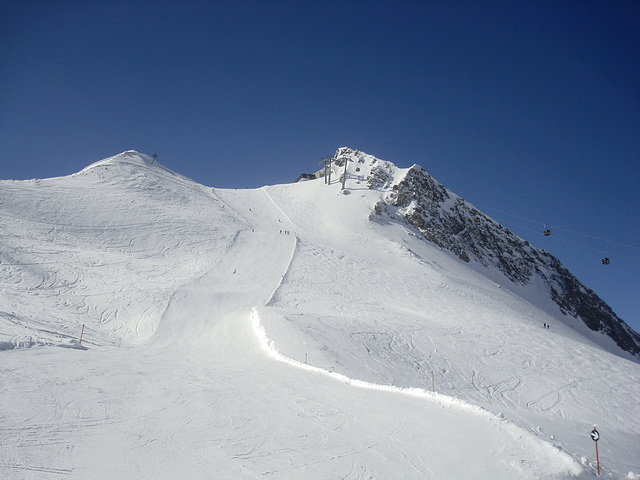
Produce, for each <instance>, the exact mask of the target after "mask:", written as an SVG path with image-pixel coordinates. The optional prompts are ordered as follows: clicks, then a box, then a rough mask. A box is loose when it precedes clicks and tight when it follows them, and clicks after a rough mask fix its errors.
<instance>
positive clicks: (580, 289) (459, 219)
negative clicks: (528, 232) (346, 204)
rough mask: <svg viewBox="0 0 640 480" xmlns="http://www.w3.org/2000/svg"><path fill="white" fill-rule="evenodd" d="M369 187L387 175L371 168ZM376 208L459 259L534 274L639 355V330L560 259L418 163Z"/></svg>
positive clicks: (527, 279)
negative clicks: (618, 313) (459, 194)
mask: <svg viewBox="0 0 640 480" xmlns="http://www.w3.org/2000/svg"><path fill="white" fill-rule="evenodd" d="M370 177H371V179H370V181H369V187H370V188H376V187H379V186H381V185H385V184H388V182H389V177H390V175H388V174H385V172H383V171H378V170H376V171H375V172H374V169H372V170H371V175H370ZM388 190H389V191H388V193H387V195H386V196H385V197H384V200H383V201H382V202H380V203H379V204H378V205H376V207H375V209H374V210H375V214H376V215H390V216H391V217H394V218H396V219H399V220H401V221H403V222H406V223H408V224H410V225H412V226H413V227H415V228H416V229H417V230H419V231H420V232H421V233H422V235H423V236H424V237H425V239H426V240H428V241H430V242H432V243H434V244H435V245H438V246H439V247H441V248H443V249H445V250H448V251H450V252H452V253H454V254H455V255H457V256H458V257H459V258H460V259H461V260H462V261H464V262H477V263H479V264H481V265H483V266H484V267H487V268H489V267H493V268H497V269H498V270H499V271H500V272H502V273H503V274H504V275H505V277H507V278H508V279H509V280H510V281H511V282H513V283H514V284H517V285H528V284H530V283H531V282H532V280H533V277H534V276H539V277H540V278H541V279H542V280H543V281H544V283H546V284H547V285H548V287H549V294H550V296H551V298H552V299H553V301H554V302H555V303H556V304H558V306H559V307H560V310H561V311H562V312H563V313H564V314H565V315H569V316H572V317H575V318H577V319H580V320H582V321H583V322H584V323H585V325H587V326H588V327H589V328H590V329H591V330H594V331H600V332H603V333H605V334H607V335H609V336H610V337H611V338H612V339H613V340H614V341H615V342H616V343H617V345H618V346H619V347H620V348H622V349H623V350H625V351H627V352H629V353H631V354H633V355H635V356H636V357H638V358H640V335H638V333H636V332H635V331H634V330H632V329H631V328H630V327H629V326H628V325H627V324H626V323H624V321H623V320H621V319H620V318H619V317H618V316H617V315H616V314H615V313H614V312H613V311H612V310H611V308H610V307H609V306H608V305H607V304H606V303H605V302H604V301H602V300H601V299H600V298H599V297H598V296H597V295H596V294H595V293H594V292H593V291H591V290H590V289H589V288H587V287H585V286H584V285H583V284H582V283H580V281H579V280H578V279H577V278H576V277H575V276H574V275H572V274H571V272H569V271H568V270H567V269H566V268H565V267H564V266H563V265H562V264H561V263H560V261H559V260H558V259H557V258H555V257H553V256H552V255H551V254H549V253H548V252H546V251H544V250H541V249H538V248H535V247H533V246H532V245H531V244H529V242H527V241H525V240H522V239H521V238H519V237H518V236H516V235H515V234H513V233H512V232H511V231H509V230H508V229H507V228H505V227H503V226H502V225H500V224H498V223H497V222H495V221H494V220H492V219H491V218H489V217H487V216H486V215H484V214H483V213H482V212H480V211H479V210H477V209H476V208H475V207H473V206H472V205H471V204H469V203H467V202H466V201H464V200H463V199H462V198H460V197H459V196H457V195H455V194H454V193H452V192H450V191H449V190H447V189H446V188H445V187H444V186H443V185H441V184H440V183H438V182H437V181H436V180H435V179H433V177H431V175H429V174H428V173H427V172H425V171H424V169H422V167H419V166H415V165H414V166H413V167H411V168H410V169H409V170H408V171H407V172H406V174H405V175H404V176H402V178H401V179H399V181H397V182H395V183H393V184H392V185H391V186H390V187H389V189H388Z"/></svg>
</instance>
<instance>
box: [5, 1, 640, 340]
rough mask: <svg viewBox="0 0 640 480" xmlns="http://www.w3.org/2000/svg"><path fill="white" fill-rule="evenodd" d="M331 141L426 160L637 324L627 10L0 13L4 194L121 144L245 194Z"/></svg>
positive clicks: (193, 7) (564, 6)
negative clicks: (16, 182) (10, 186)
mask: <svg viewBox="0 0 640 480" xmlns="http://www.w3.org/2000/svg"><path fill="white" fill-rule="evenodd" d="M341 146H349V147H352V148H357V149H360V150H362V151H364V152H367V153H370V154H372V155H375V156H377V157H379V158H382V159H384V160H390V161H392V162H394V163H396V164H397V165H398V166H400V167H408V166H411V165H412V164H419V165H421V166H423V167H424V168H425V169H426V170H427V171H428V172H429V173H431V174H432V175H433V176H434V177H435V178H436V179H437V180H439V181H440V182H442V183H443V184H444V185H445V186H446V187H448V188H449V189H451V190H453V191H454V192H455V193H457V194H459V195H460V196H462V197H463V198H465V199H466V200H468V201H470V202H471V203H473V204H474V205H476V206H477V207H478V208H480V209H481V210H483V211H484V212H485V213H487V214H488V215H490V216H492V217H493V218H495V219H496V220H498V221H500V222H501V223H503V224H504V225H505V226H507V227H509V228H510V229H511V230H512V231H514V232H515V233H516V234H518V235H519V236H521V237H523V238H526V239H527V240H529V241H530V242H531V243H532V244H533V245H535V246H538V247H542V248H545V249H547V250H548V251H549V252H551V253H552V254H554V255H555V256H557V257H558V258H559V259H560V260H561V261H562V262H563V264H564V265H565V266H566V267H567V268H569V270H571V271H572V272H573V273H574V274H575V275H576V276H577V277H578V278H579V279H580V280H582V281H583V283H585V284H586V285H587V286H588V287H590V288H592V289H593V290H594V291H595V292H596V293H597V294H598V295H600V296H601V297H602V298H603V299H604V300H605V301H606V302H607V303H609V305H611V307H612V308H613V309H614V311H615V312H616V313H618V315H619V316H620V317H621V318H623V319H624V320H625V321H627V322H628V323H629V324H630V325H631V326H632V327H633V328H634V329H635V330H636V331H639V330H640V240H639V239H638V238H639V236H640V194H639V192H638V183H639V182H640V2H638V1H637V0H628V1H625V0H616V1H615V2H612V1H610V0H606V1H590V0H580V1H575V2H569V1H559V0H557V1H551V0H549V1H545V0H542V1H522V2H521V1H518V0H505V1H490V2H483V1H475V0H474V1H471V0H470V1H455V0H451V1H444V0H442V1H426V0H425V1H406V0H394V1H376V0H372V1H366V2H365V1H345V0H343V1H338V2H336V1H331V0H322V1H315V0H307V1H299V0H296V1H284V0H283V1H278V0H273V1H268V0H262V1H246V0H234V1H231V0H229V1H206V2H199V1H188V0H185V1H148V2H145V1H64V0H57V1H42V2H34V1H28V0H23V1H20V2H9V1H4V2H0V178H2V179H28V178H46V177H52V176H61V175H68V174H71V173H74V172H76V171H78V170H80V169H82V168H84V167H85V166H87V165H88V164H90V163H92V162H94V161H97V160H100V159H102V158H105V157H108V156H111V155H115V154H117V153H120V152H122V151H124V150H129V149H135V150H138V151H140V152H143V153H147V154H152V153H157V154H158V159H159V161H160V162H162V163H163V164H164V165H166V166H167V167H169V168H171V169H172V170H174V171H176V172H178V173H181V174H183V175H185V176H187V177H190V178H192V179H194V180H196V181H198V182H200V183H202V184H204V185H208V186H216V187H238V188H244V187H257V186H260V185H263V184H273V183H287V182H290V181H292V180H294V179H295V178H296V177H297V176H298V175H299V174H300V173H302V172H311V171H315V170H316V169H317V168H319V166H318V162H319V161H320V160H321V158H322V157H324V156H326V155H331V154H333V153H334V152H335V150H336V149H337V148H338V147H341ZM545 223H546V224H548V225H549V226H550V228H551V230H552V235H551V237H543V236H542V229H543V225H544V224H545ZM605 251H606V252H607V255H608V257H609V258H610V259H611V264H610V265H609V266H603V265H601V263H600V260H601V258H602V256H603V254H604V252H605Z"/></svg>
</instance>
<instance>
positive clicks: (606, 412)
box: [0, 149, 640, 480]
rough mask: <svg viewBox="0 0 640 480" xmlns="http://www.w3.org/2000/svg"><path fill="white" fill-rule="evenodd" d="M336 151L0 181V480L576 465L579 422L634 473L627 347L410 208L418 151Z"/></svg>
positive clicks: (615, 468) (568, 471) (126, 159)
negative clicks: (251, 182) (237, 163)
mask: <svg viewBox="0 0 640 480" xmlns="http://www.w3.org/2000/svg"><path fill="white" fill-rule="evenodd" d="M335 158H336V159H337V160H338V161H337V162H335V163H334V164H333V169H334V170H333V172H332V182H331V184H330V185H327V184H326V183H325V182H324V181H323V179H322V178H320V179H317V180H311V181H307V182H303V183H296V184H287V185H275V186H265V187H263V188H260V189H252V190H232V189H225V190H219V189H213V188H209V187H205V186H203V185H199V184H196V183H194V182H192V181H191V180H189V179H187V178H185V177H182V176H180V175H178V174H176V173H174V172H171V171H170V170H168V169H166V168H165V167H163V166H162V165H161V164H159V163H158V162H157V161H154V160H153V159H151V158H150V157H148V156H146V155H143V154H139V153H137V152H134V151H129V152H124V153H122V154H120V155H116V156H114V157H111V158H108V159H105V160H102V161H100V162H97V163H94V164H93V165H90V166H89V167H87V168H85V169H84V170H82V171H81V172H79V173H77V174H74V175H71V176H68V177H60V178H53V179H42V180H29V181H0V227H1V228H0V239H1V241H0V289H1V291H2V295H0V350H1V351H0V356H1V357H2V361H1V362H0V383H1V386H2V388H1V389H0V408H1V410H0V477H2V478H9V479H22V478H30V479H31V478H34V479H53V478H56V479H58V478H69V479H75V478H78V479H79V478H83V479H84V478H100V479H102V478H104V479H110V478H125V479H138V478H154V479H163V478H167V479H169V478H267V477H269V478H296V479H298V478H309V479H331V478H336V479H338V478H339V479H346V478H380V479H382V478H384V479H388V478H433V479H460V478H465V479H486V478H491V479H505V480H506V479H509V480H513V479H569V478H579V479H589V478H597V476H596V458H595V447H594V442H593V441H592V440H591V438H590V436H589V433H590V431H591V430H592V429H593V427H594V426H597V428H598V430H599V432H600V434H601V440H600V441H599V443H598V446H599V456H600V468H601V473H602V477H603V478H612V479H622V478H639V476H638V472H640V434H639V433H638V432H640V416H639V415H638V412H639V411H640V405H639V403H640V400H639V399H640V387H639V385H640V365H639V364H638V361H637V358H636V357H634V356H632V355H630V354H629V353H627V352H624V351H623V350H621V349H620V347H619V346H618V345H616V343H615V342H614V340H612V339H611V337H610V336H607V335H605V333H604V332H602V331H598V332H596V331H593V330H592V329H590V328H589V327H588V326H587V325H585V323H584V322H582V321H580V320H579V319H577V318H575V317H574V316H572V315H570V314H569V312H565V313H563V311H562V310H561V308H560V307H559V306H558V304H557V303H556V302H555V301H554V299H553V298H551V297H550V294H549V288H548V287H549V285H548V283H547V282H546V281H545V280H544V278H543V277H536V276H532V278H531V279H530V281H529V282H528V283H524V282H519V281H518V280H517V279H515V281H514V279H513V278H511V275H510V274H508V273H506V272H505V271H503V270H501V269H500V268H497V267H495V266H494V265H493V264H492V263H490V262H487V263H486V265H485V264H483V262H482V261H481V260H480V257H478V258H475V257H473V255H470V256H469V259H468V260H469V261H467V260H465V259H464V258H461V256H460V254H459V253H457V252H454V251H452V250H450V249H448V248H446V246H443V245H441V244H439V243H438V242H434V241H433V240H430V239H429V238H427V236H426V235H425V233H424V231H421V229H420V228H418V227H416V225H414V224H412V223H411V222H408V221H407V215H408V216H409V217H411V215H412V212H415V211H417V210H419V209H420V208H421V207H420V205H419V204H420V202H419V201H415V202H413V203H411V202H408V203H406V204H405V203H403V202H400V203H398V202H396V200H397V198H398V197H397V195H398V191H397V189H395V190H394V186H397V185H399V184H400V183H401V182H402V180H403V179H406V176H407V174H408V173H409V172H410V171H416V169H417V168H419V167H413V168H412V169H398V168H397V167H396V166H395V165H393V164H392V163H390V162H385V161H382V160H379V159H376V158H375V157H372V156H370V155H367V154H364V153H362V152H357V151H353V150H349V149H340V150H339V151H338V152H337V154H336V157H335ZM345 162H346V168H347V175H346V178H344V177H342V175H343V172H344V171H345ZM425 174H426V172H425ZM343 181H344V190H343V188H342V184H343ZM345 191H346V192H348V193H349V194H348V195H345V194H344V193H345ZM447 192H448V191H447ZM448 195H449V198H444V196H443V199H442V200H443V201H444V203H443V204H442V205H444V206H443V207H442V208H449V207H455V205H456V201H457V198H459V197H457V196H453V194H451V193H450V192H449V193H448ZM394 202H395V203H396V204H395V205H394ZM445 204H446V205H445ZM438 208H440V207H438ZM478 213H479V214H481V213H480V212H478ZM413 218H417V217H416V216H415V215H414V216H413ZM443 218H444V217H443ZM483 219H484V221H486V222H493V221H492V220H491V219H489V218H488V217H484V215H483ZM487 255H489V254H487ZM472 257H473V258H472ZM482 258H486V257H482ZM515 260H518V259H514V261H515ZM518 261H519V260H518ZM544 325H548V326H549V328H543V326H544ZM634 333H635V332H634ZM81 335H82V341H80V336H81ZM61 347H66V348H61Z"/></svg>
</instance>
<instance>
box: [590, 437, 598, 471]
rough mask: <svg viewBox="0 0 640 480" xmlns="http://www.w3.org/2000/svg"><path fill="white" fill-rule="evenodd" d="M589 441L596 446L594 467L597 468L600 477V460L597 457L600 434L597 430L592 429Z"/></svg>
mask: <svg viewBox="0 0 640 480" xmlns="http://www.w3.org/2000/svg"><path fill="white" fill-rule="evenodd" d="M591 439H592V440H593V441H594V443H595V444H596V465H597V466H598V476H600V458H599V457H598V440H600V434H599V433H598V430H596V427H593V430H591Z"/></svg>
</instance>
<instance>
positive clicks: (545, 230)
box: [477, 205, 639, 265]
mask: <svg viewBox="0 0 640 480" xmlns="http://www.w3.org/2000/svg"><path fill="white" fill-rule="evenodd" d="M477 206H478V207H480V208H483V209H486V210H492V211H495V212H499V213H502V214H504V215H508V216H510V217H515V218H519V219H521V220H524V221H526V222H530V223H534V224H538V225H540V223H539V222H538V221H536V220H531V219H529V218H524V217H521V216H519V215H514V214H513V213H508V212H504V211H502V210H498V209H495V208H491V207H486V206H482V205H477ZM505 223H507V224H509V222H505ZM511 225H514V226H516V227H518V228H521V229H523V230H528V231H530V232H537V233H538V234H539V232H540V230H533V229H532V228H527V227H525V226H522V225H518V224H515V223H513V224H511ZM552 228H554V229H558V230H561V231H563V232H567V233H569V234H573V235H579V236H581V237H585V238H591V239H594V240H597V241H600V242H604V243H605V244H606V245H609V244H616V245H619V246H621V247H625V248H632V249H639V247H636V246H633V245H626V244H622V243H618V242H614V241H611V240H607V239H604V238H600V237H596V236H594V235H590V234H587V233H581V232H576V231H573V230H569V229H566V228H561V227H558V226H553V225H548V224H544V226H543V228H542V235H543V236H544V237H551V229H552ZM555 238H556V239H557V240H560V241H563V242H567V243H570V244H573V245H576V246H579V247H582V248H586V249H588V250H596V251H597V250H599V249H597V248H594V247H593V246H587V245H585V244H583V243H578V242H575V241H571V240H568V239H564V238H558V237H555ZM600 251H602V250H600ZM618 257H620V258H629V257H621V256H620V255H618ZM630 260H632V261H638V259H636V258H630ZM600 263H601V264H602V265H610V264H611V260H610V258H609V256H608V255H607V252H606V251H605V252H604V256H603V257H602V259H601V261H600Z"/></svg>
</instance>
